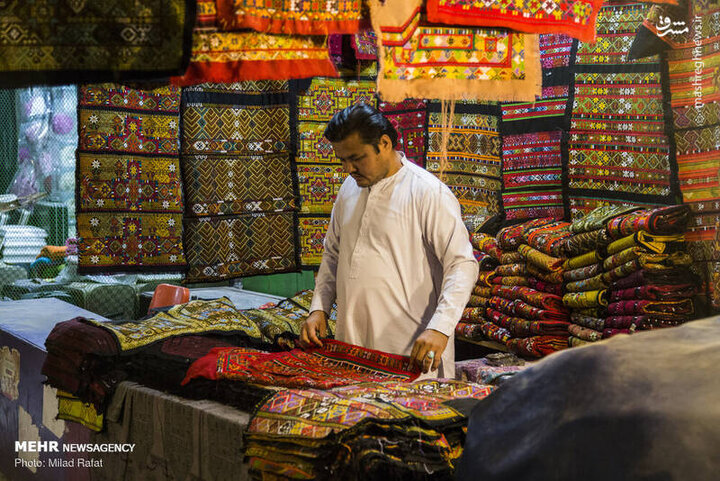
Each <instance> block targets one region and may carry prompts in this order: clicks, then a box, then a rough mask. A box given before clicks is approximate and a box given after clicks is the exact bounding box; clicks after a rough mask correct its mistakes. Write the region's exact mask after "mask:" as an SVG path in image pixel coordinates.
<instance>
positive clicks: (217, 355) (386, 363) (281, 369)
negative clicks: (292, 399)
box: [183, 339, 420, 389]
mask: <svg viewBox="0 0 720 481" xmlns="http://www.w3.org/2000/svg"><path fill="white" fill-rule="evenodd" d="M419 374H420V371H419V367H418V366H412V365H411V363H410V358H409V357H407V356H398V355H395V354H388V353H385V352H381V351H374V350H371V349H365V348H362V347H360V346H354V345H351V344H346V343H344V342H340V341H335V340H332V339H325V340H324V341H323V347H322V348H318V347H313V348H310V349H307V350H302V349H293V350H292V351H285V352H278V353H267V352H262V351H257V350H255V349H246V348H217V349H213V350H212V351H210V352H209V353H208V354H207V356H204V357H203V358H201V359H198V360H197V361H196V362H195V363H193V364H192V365H191V366H190V368H188V372H187V375H186V376H185V379H184V380H183V384H187V383H188V382H189V381H190V380H191V379H194V378H196V377H204V378H207V379H212V380H219V379H231V380H234V381H245V382H253V383H259V384H265V385H269V386H283V387H290V388H317V389H330V388H333V387H338V386H345V385H348V384H357V383H360V382H382V381H412V380H413V379H415V378H416V377H417V376H418V375H419Z"/></svg>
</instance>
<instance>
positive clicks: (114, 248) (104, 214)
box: [77, 84, 185, 272]
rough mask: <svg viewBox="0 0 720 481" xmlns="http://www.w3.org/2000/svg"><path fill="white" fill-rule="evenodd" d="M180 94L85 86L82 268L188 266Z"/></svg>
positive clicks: (81, 103) (81, 101)
mask: <svg viewBox="0 0 720 481" xmlns="http://www.w3.org/2000/svg"><path fill="white" fill-rule="evenodd" d="M179 109H180V90H179V89H177V88H174V87H160V88H157V89H155V90H151V91H140V90H135V89H131V88H129V87H124V86H119V85H114V84H98V85H86V86H82V87H81V88H80V90H79V95H78V125H79V128H78V133H79V143H78V152H77V179H78V191H79V192H78V197H79V198H78V203H77V228H78V236H79V237H80V240H79V259H78V269H79V271H80V272H90V271H102V272H112V271H115V272H117V271H128V270H131V271H137V270H157V269H162V270H164V271H167V270H178V269H181V268H182V267H183V266H184V265H185V256H184V253H183V242H182V212H183V202H182V193H181V187H180V164H179V159H178V148H177V138H178V124H179V116H178V113H179Z"/></svg>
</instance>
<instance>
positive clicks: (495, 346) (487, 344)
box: [455, 337, 510, 352]
mask: <svg viewBox="0 0 720 481" xmlns="http://www.w3.org/2000/svg"><path fill="white" fill-rule="evenodd" d="M455 339H457V340H458V341H462V342H467V343H469V344H475V345H477V346H482V347H486V348H488V349H494V350H496V351H502V352H510V351H509V350H508V348H507V346H505V344H500V343H499V342H495V341H474V340H470V339H464V338H460V337H456V338H455Z"/></svg>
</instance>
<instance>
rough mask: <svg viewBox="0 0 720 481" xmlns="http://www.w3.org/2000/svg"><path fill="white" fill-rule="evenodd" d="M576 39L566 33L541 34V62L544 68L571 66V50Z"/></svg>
mask: <svg viewBox="0 0 720 481" xmlns="http://www.w3.org/2000/svg"><path fill="white" fill-rule="evenodd" d="M573 42H574V40H573V39H572V37H569V36H567V35H564V34H557V33H548V34H541V35H540V62H541V63H542V68H544V69H553V68H558V67H569V66H570V51H571V50H572V45H573Z"/></svg>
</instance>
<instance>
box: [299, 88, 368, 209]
mask: <svg viewBox="0 0 720 481" xmlns="http://www.w3.org/2000/svg"><path fill="white" fill-rule="evenodd" d="M361 102H363V103H366V104H368V105H370V106H372V107H375V105H376V99H375V85H374V83H373V82H371V81H365V80H344V79H328V78H314V79H313V80H312V83H311V84H310V86H309V87H308V88H307V90H306V91H302V92H299V94H298V119H299V123H298V149H297V157H296V158H295V161H296V163H297V170H298V182H299V186H300V196H301V199H302V205H301V212H303V213H308V214H330V212H331V211H332V206H333V204H334V202H335V198H336V196H337V193H338V190H340V186H341V185H342V183H343V181H344V180H345V177H346V176H347V175H346V174H345V173H344V172H343V170H342V166H341V164H340V162H339V161H338V160H337V159H336V158H335V154H334V151H333V148H332V145H331V144H330V142H329V141H328V140H327V139H326V138H325V137H324V136H323V132H324V131H325V126H326V124H327V122H328V121H329V120H330V119H331V118H332V116H333V115H334V114H335V113H336V112H338V111H340V110H342V109H344V108H346V107H349V106H351V105H354V104H357V103H361Z"/></svg>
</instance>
